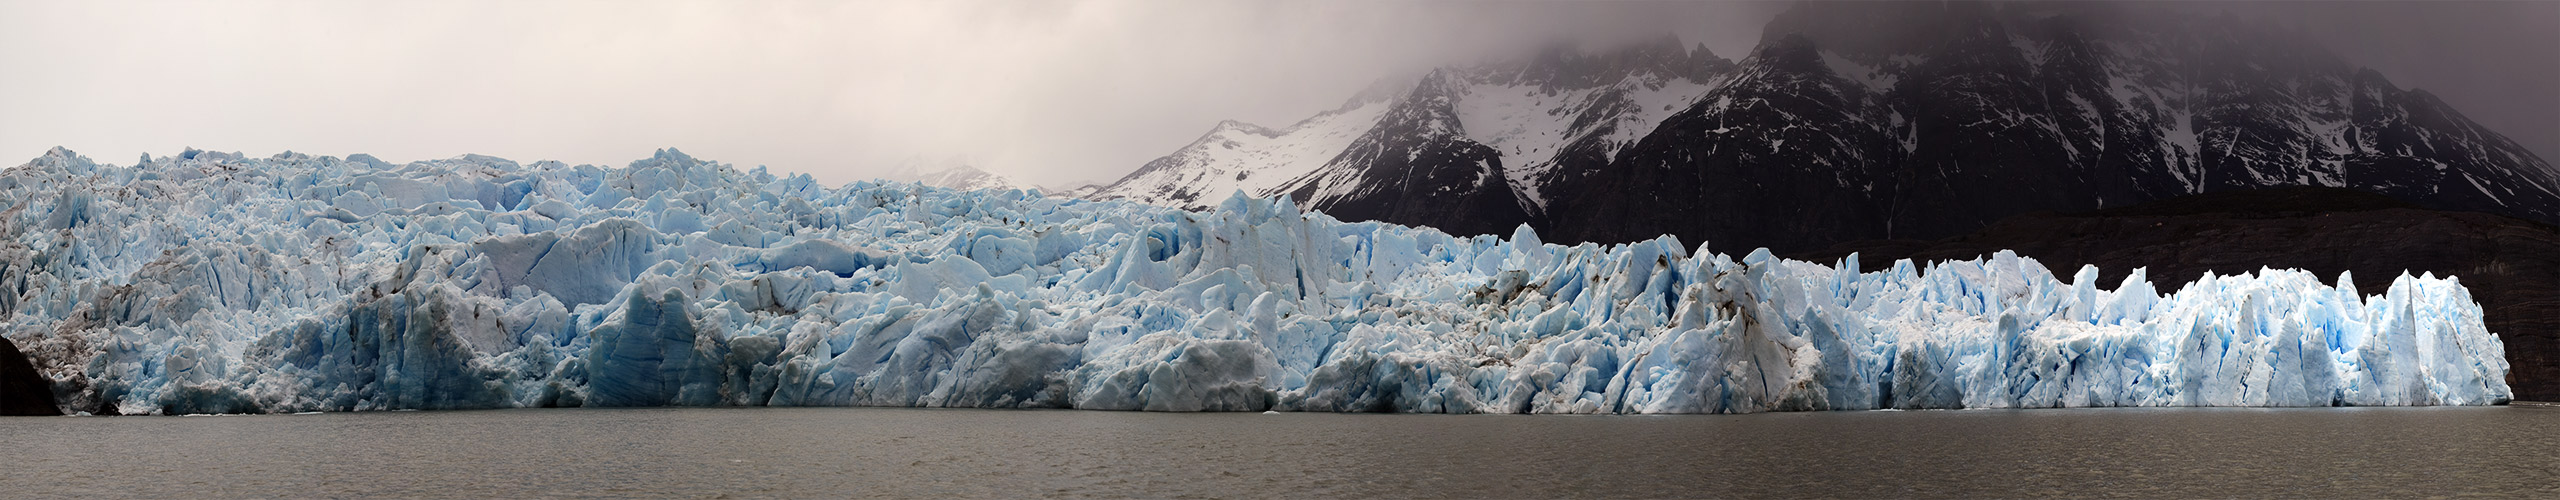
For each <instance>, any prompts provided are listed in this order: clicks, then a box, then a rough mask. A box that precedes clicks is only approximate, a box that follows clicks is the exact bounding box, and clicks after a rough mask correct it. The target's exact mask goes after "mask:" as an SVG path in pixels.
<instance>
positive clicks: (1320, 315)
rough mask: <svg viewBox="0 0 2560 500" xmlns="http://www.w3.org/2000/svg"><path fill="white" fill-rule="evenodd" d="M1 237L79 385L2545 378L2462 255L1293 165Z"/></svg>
mask: <svg viewBox="0 0 2560 500" xmlns="http://www.w3.org/2000/svg"><path fill="white" fill-rule="evenodd" d="M1695 216H1697V217H1714V216H1716V215H1715V214H1696V215H1695ZM0 237H5V241H0V292H4V293H0V335H6V336H7V338H8V339H10V340H12V341H14V342H16V343H17V344H18V345H20V346H22V347H23V348H24V349H25V350H26V351H27V352H28V354H29V356H30V357H31V359H32V360H33V361H34V363H35V365H36V367H37V368H38V369H39V371H41V372H42V373H43V374H44V376H46V377H47V378H49V379H50V380H51V381H52V382H53V387H54V392H55V395H56V398H57V400H58V401H59V402H60V403H61V404H62V405H63V409H64V410H66V411H73V412H92V413H120V414H189V413H258V412H301V411H353V410H392V409H457V408H507V407H561V406H669V405H680V406H714V405H775V406H853V405H859V406H927V407H1002V408H1014V407H1028V408H1082V409H1110V410H1156V411H1263V410H1281V411H1391V412H1447V413H1738V412H1759V411H1794V410H1862V409H1884V408H1903V409H1954V408H2031V407H2090V406H2331V405H2439V404H2441V405H2478V404H2495V403H2499V402H2503V401H2505V400H2506V399H2508V398H2509V397H2510V390H2509V388H2508V386H2507V383H2506V376H2507V371H2508V364H2507V361H2506V357H2505V352H2504V351H2505V348H2504V346H2503V345H2502V344H2501V343H2500V341H2499V340H2498V338H2497V337H2496V336H2494V335H2493V334H2492V333H2491V332H2489V331H2488V330H2487V329H2486V328H2485V327H2484V326H2483V324H2482V320H2481V308H2480V307H2479V305H2477V303H2475V302H2474V301H2473V299H2472V298H2471V294H2470V292H2469V291H2467V290H2466V289H2465V288H2464V287H2463V286H2462V284H2461V283H2460V282H2459V281H2458V280H2457V279H2455V278H2453V277H2437V276H2433V275H2427V276H2409V275H2405V274H2403V275H2401V276H2398V277H2396V278H2392V279H2390V280H2388V283H2387V285H2384V286H2382V287H2381V288H2379V289H2377V290H2376V291H2377V292H2378V293H2375V294H2371V295H2368V294H2365V293H2364V292H2363V291H2361V290H2359V288H2358V287H2357V283H2356V282H2355V280H2356V277H2354V276H2337V277H2334V278H2335V281H2334V283H2335V286H2331V285H2328V284H2325V283H2324V282H2323V280H2322V279H2321V277H2317V276H2313V275H2311V274H2309V273H2306V272H2301V271H2293V270H2281V269H2259V270H2232V271H2238V272H2239V273H2238V274H2230V275H2207V276H2205V277H2203V278H2201V279H2198V280H2195V281H2193V282H2191V283H2188V284H2186V285H2184V286H2183V287H2180V288H2178V289H2175V290H2160V289H2157V287H2155V286H2154V285H2153V284H2152V282H2151V281H2149V279H2148V277H2146V276H2145V274H2144V273H2143V272H2141V271H2139V270H2137V271H2134V272H2133V273H2132V275H2131V276H2130V277H2127V278H2126V279H2124V280H2123V281H2122V282H2119V283H2096V282H2095V281H2097V276H2098V275H2099V273H2098V271H2097V269H2096V268H2094V267H2087V266H2082V267H2079V268H2078V270H2077V272H2075V273H2073V275H2072V276H2067V277H2066V276H2059V275H2056V274H2054V273H2052V272H2051V271H2048V270H2047V269H2048V268H2047V267H2046V266H2045V264H2044V263H2039V262H2036V261H2034V260H2032V259H2027V258H2021V257H2018V256H2016V255H2014V254H2009V253H2001V254H1997V255H1993V256H1990V257H1986V258H1982V259H1977V260H1971V261H1949V262H1934V263H1915V262H1909V261H1903V262H1897V263H1895V264H1894V265H1893V266H1892V267H1891V268H1890V269H1889V270H1885V271H1881V272H1874V273H1865V274H1861V273H1858V272H1857V269H1858V266H1857V265H1856V263H1855V262H1854V259H1856V257H1855V256H1851V257H1850V259H1852V261H1849V262H1835V263H1817V262H1803V261H1793V260H1786V259H1780V258H1776V257H1773V256H1772V255H1771V254H1770V253H1769V252H1768V251H1767V250H1757V251H1736V250H1741V248H1743V247H1710V245H1709V243H1718V244H1721V243H1722V242H1682V241H1678V240H1677V239H1675V238H1671V237H1662V238H1657V239H1653V240H1647V241H1639V242H1635V243H1630V244H1620V245H1606V246H1603V245H1595V244H1581V245H1575V246H1563V245H1555V244H1548V243H1544V242H1542V241H1541V240H1540V239H1539V236H1538V235H1537V234H1536V232H1535V231H1533V230H1530V229H1529V228H1527V227H1525V226H1524V227H1521V228H1520V229H1518V230H1515V231H1514V232H1512V233H1511V234H1510V235H1509V236H1508V237H1501V236H1493V235H1486V236H1453V235H1449V234H1444V233H1442V232H1439V231H1437V230H1432V229H1427V228H1412V227H1404V226H1398V225H1391V224H1382V223H1376V222H1358V223H1351V222H1342V221H1339V220H1336V219H1334V218H1333V217H1331V216H1327V215H1325V214H1322V213H1320V212H1304V211H1301V210H1300V209H1299V208H1298V207H1297V206H1296V205H1295V203H1293V202H1292V200H1290V199H1288V198H1286V197H1274V198H1266V199H1254V198H1248V197H1245V196H1241V195H1238V196H1232V197H1229V198H1226V199H1225V201H1224V202H1223V203H1219V204H1216V205H1215V206H1212V207H1209V208H1208V209H1206V210H1203V211H1184V210H1178V209H1173V208H1164V207H1157V206H1150V205H1143V204H1137V203H1130V202H1119V201H1104V202H1096V201H1089V200H1080V199H1072V198H1066V197H1058V196H1046V195H1044V194H1043V193H1041V192H1039V191H1037V190H1015V189H991V190H976V191H957V190H949V189H942V188H935V187H927V186H922V185H918V184H913V183H882V182H855V183H851V184H849V185H845V186H841V187H829V186H824V185H820V184H819V183H818V182H816V181H815V180H813V179H812V178H810V177H809V176H807V175H787V176H777V175H772V174H770V173H768V172H766V171H765V169H763V168H761V167H759V168H756V169H753V170H741V169H737V168H734V167H731V166H729V165H725V164H720V163H716V162H708V161H703V160H698V159H695V158H692V157H690V156H687V155H685V154H683V153H680V152H677V151H675V150H672V149H668V150H661V151H658V152H657V153H656V154H655V155H653V156H652V157H650V158H647V159H642V160H639V161H635V162H632V163H631V164H630V165H629V166H627V167H624V168H606V167H596V166H589V165H577V166H571V165H566V164H562V163H559V162H537V163H531V164H518V163H516V162H512V161H508V160H504V159H499V158H493V157H486V156H463V157H458V158H452V159H444V160H430V161H419V162H412V163H407V164H391V163H387V162H383V161H381V160H378V159H375V158H373V157H370V156H366V155H353V156H349V157H345V158H339V157H327V156H311V155H305V154H297V153H289V152H288V153H284V154H278V155H274V156H272V157H267V158H252V157H246V156H243V155H239V154H233V153H222V152H208V151H197V150H188V151H187V152H185V153H184V154H180V155H176V156H166V157H153V156H147V155H146V156H144V157H143V158H142V159H141V160H139V161H138V162H137V163H136V164H134V165H132V166H115V165H107V164H100V163H97V162H94V161H92V160H90V159H87V158H84V157H81V156H79V155H77V154H74V153H72V152H70V151H68V150H64V149H59V148H57V149H55V150H53V151H50V152H48V153H47V154H46V155H44V156H42V157H40V158H37V159H35V160H33V161H31V162H28V163H26V164H24V165H21V166H18V167H14V168H10V169H7V170H6V171H5V172H0ZM1740 243H1748V242H1740ZM1715 250H1726V251H1735V252H1734V253H1738V254H1741V256H1740V257H1735V256H1732V255H1729V254H1726V253H1716V252H1715ZM2063 264H2066V265H2067V264H2068V263H2063Z"/></svg>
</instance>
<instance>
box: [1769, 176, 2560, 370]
mask: <svg viewBox="0 0 2560 500" xmlns="http://www.w3.org/2000/svg"><path fill="white" fill-rule="evenodd" d="M2000 250H2013V251H2016V252H2017V253H2018V254H2019V255H2023V256H2027V257H2033V258H2035V259H2036V260H2038V261H2040V262H2043V263H2045V265H2047V266H2051V267H2054V268H2055V269H2053V270H2054V271H2056V272H2057V273H2066V274H2067V273H2069V272H2071V270H2072V269H2075V268H2077V267H2078V266H2079V265H2080V264H2084V263H2085V264H2090V265H2095V266H2098V270H2099V273H2100V274H2099V278H2098V279H2099V282H2100V283H2117V282H2121V281H2123V280H2124V276H2125V275H2126V274H2128V273H2131V272H2132V271H2133V269H2134V268H2146V271H2145V272H2146V273H2147V275H2148V276H2149V278H2150V280H2151V281H2152V282H2153V283H2154V284H2155V285H2158V286H2159V287H2160V288H2161V289H2162V290H2174V289H2176V288H2177V287H2180V286H2183V285H2185V284H2186V283H2188V282H2192V281H2195V280H2196V279H2197V278H2200V277H2202V276H2203V274H2204V273H2205V272H2208V271H2210V272H2214V273H2218V274H2236V273H2243V272H2255V271H2257V270H2259V269H2260V268H2269V267H2272V268H2277V269H2286V268H2293V269H2302V270H2306V271H2310V272H2312V273H2314V274H2317V275H2319V276H2321V277H2322V279H2323V280H2326V281H2328V284H2330V285H2332V286H2335V285H2338V283H2337V279H2338V278H2339V276H2341V275H2342V274H2348V273H2351V274H2348V275H2350V276H2352V278H2351V279H2350V282H2351V283H2352V284H2353V285H2354V286H2355V287H2357V289H2359V290H2362V291H2363V293H2368V294H2371V293H2380V292H2381V291H2382V288H2383V287H2386V286H2389V285H2390V283H2391V280H2392V279H2393V278H2396V277H2398V276H2400V274H2401V273H2408V274H2410V275H2423V274H2428V273H2433V274H2435V275H2437V276H2448V275H2450V276H2457V277H2460V278H2461V280H2462V285H2463V287H2465V288H2469V289H2470V290H2471V294H2472V298H2473V299H2474V300H2478V301H2480V305H2481V308H2482V313H2483V315H2484V318H2483V319H2484V321H2485V322H2486V323H2487V326H2488V328H2489V331H2490V332H2494V333H2497V334H2498V336H2499V337H2500V340H2501V341H2503V342H2505V343H2506V348H2507V361H2508V363H2509V364H2510V365H2512V371H2510V372H2509V374H2508V378H2509V380H2508V384H2509V385H2511V386H2513V387H2514V389H2515V391H2516V399H2519V400H2528V401H2555V400H2560V227H2554V226H2552V225H2550V224H2543V223H2539V222H2534V221H2528V220H2523V219H2518V218H2514V217H2507V216H2502V215H2495V214H2487V213H2480V212H2463V211H2446V210H2430V209H2425V208H2421V207H2419V206H2418V205H2415V204H2411V203H2409V202H2406V201H2401V200H2398V199H2395V198H2393V197H2389V196H2383V195H2380V194H2374V193H2369V192H2364V191H2356V190H2349V189H2340V188H2321V187H2290V188H2274V189H2264V190H2249V191H2221V192H2214V193H2207V194H2200V195H2190V196H2183V197H2178V198H2171V199H2167V200H2161V201H2155V202H2150V203H2143V204H2138V205H2131V206H2125V207H2117V208H2109V209H2103V210H2095V211H2089V212H2082V213H2072V214H2056V213H2051V212H2042V213H2034V214H2025V215H2018V216H2013V217H2009V218H2007V219H2003V220H2001V221H2000V222H1998V223H1994V224H1992V225H1990V226H1989V227H1985V228H1983V229H1981V230H1979V231H1975V232H1972V233H1969V234H1965V235H1961V236H1955V237H1951V238H1946V239H1941V240H1867V241H1857V242H1849V243H1843V244H1840V245H1836V246H1833V247H1831V248H1828V249H1823V250H1813V251H1806V252H1800V253H1795V254H1790V255H1787V256H1788V257H1790V258H1797V259H1804V260H1811V261H1815V262H1838V261H1839V260H1840V259H1841V258H1842V257H1846V256H1848V255H1849V254H1850V253H1853V252H1854V253H1857V254H1858V262H1859V263H1860V264H1861V265H1862V266H1864V267H1866V269H1864V270H1865V271H1877V270H1881V269H1883V268H1885V267H1888V266H1891V265H1892V263H1893V262H1894V261H1895V260H1897V259H1914V260H1919V261H1934V260H1962V259H1974V258H1979V257H1986V256H1989V255H1991V254H1992V253H1994V252H1998V251H2000Z"/></svg>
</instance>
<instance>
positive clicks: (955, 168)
mask: <svg viewBox="0 0 2560 500" xmlns="http://www.w3.org/2000/svg"><path fill="white" fill-rule="evenodd" d="M881 179H883V180H888V181H892V182H913V183H918V184H923V185H927V186H933V187H939V188H951V189H959V190H975V189H1032V188H1033V187H1035V186H1032V185H1031V184H1030V183H1025V182H1020V181H1016V180H1013V178H1010V177H1005V176H1003V175H997V174H995V173H992V172H987V171H985V170H979V169H978V168H977V167H974V166H970V165H969V164H968V163H964V162H960V161H956V160H945V161H938V162H937V161H925V160H921V159H910V160H907V161H905V162H901V163H899V164H898V167H897V168H896V169H894V170H891V171H890V173H889V174H888V175H884V176H881Z"/></svg>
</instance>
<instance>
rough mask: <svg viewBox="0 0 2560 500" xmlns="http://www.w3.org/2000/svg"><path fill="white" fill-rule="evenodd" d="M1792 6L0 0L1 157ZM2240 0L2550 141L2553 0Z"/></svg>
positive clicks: (819, 125)
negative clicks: (2264, 0)
mask: <svg viewBox="0 0 2560 500" xmlns="http://www.w3.org/2000/svg"><path fill="white" fill-rule="evenodd" d="M2191 5H2192V4H2191ZM2216 5H2219V4H2216ZM1782 8H1783V5H1779V4H1769V3H1731V2H1728V3H1703V4H1701V3H1589V2H1577V3H1572V4H1525V3H1484V2H1470V3H1453V2H1435V3H1387V4H1373V3H1369V2H1116V1H1090V2H987V3H979V2H921V3H880V2H866V3H857V4H835V3H815V2H808V3H802V2H793V3H756V4H730V3H709V2H679V3H633V2H595V3H549V2H543V3H512V2H486V3H483V2H437V3H424V2H420V3H405V2H404V3H379V2H365V3H353V2H349V3H338V2H273V3H267V2H219V3H216V2H203V3H196V2H186V3H174V2H173V3H107V2H79V3H71V2H47V3H22V2H17V1H16V0H0V68H6V70H5V71H6V73H5V74H0V164H16V163H19V162H21V161H23V159H25V158H32V157H35V156H37V155H39V154H41V153H43V151H44V150H45V149H46V148H49V147H52V146H56V145H61V146H67V147H70V148H72V149H74V150H77V151H79V152H81V153H83V154H86V155H88V156H90V157H92V158H95V159H98V160H100V161H105V162H111V163H116V164H130V163H131V162H133V159H134V158H135V157H136V156H137V155H139V154H141V153H145V152H148V153H152V154H171V153H175V152H178V151H180V150H181V149H183V148H186V147H197V148H205V149H217V150H224V151H240V152H243V153H247V154H250V155H253V156H266V155H271V154H274V153H276V152H279V151H283V150H288V149H290V150H294V151H300V152H305V153H312V154H328V155H346V154H352V153H371V154H374V155H375V156H379V157H382V158H383V159H386V160H391V161H408V160H417V159H427V158H441V157H450V156H455V155H460V154H464V153H480V154H489V155H496V156H502V157H507V158H511V159H515V160H518V161H528V162H529V161H533V160H542V159H553V160H561V161H566V162H571V163H595V164H602V165H615V166H618V165H622V164H625V163H628V162H629V161H631V160H633V159H638V158H642V157H646V156H647V155H648V154H649V152H650V151H651V150H652V149H655V148H659V147H670V146H672V147H677V148H680V149H683V150H685V151H686V152H687V153H691V154H693V155H695V156H697V157H703V158H708V159H713V160H719V161H725V162H730V163H734V164H737V165H739V166H741V167H752V166H755V165H770V166H772V167H773V168H774V169H775V170H777V171H791V172H808V173H811V174H814V175H816V176H817V177H818V178H819V179H820V180H822V181H825V182H828V183H840V182H845V181H849V180H852V179H856V178H862V177H868V176H872V175H877V174H880V173H884V172H886V171H888V170H889V169H890V168H892V167H893V166H895V165H896V164H897V163H899V162H901V161H903V160H906V159H909V158H924V159H953V158H957V159H964V160H965V161H968V162H970V163H973V164H977V165H980V166H982V167H983V168H986V169H988V170H991V171H995V172H998V173H1002V174H1006V175H1009V176H1013V177H1015V178H1018V179H1021V180H1026V181H1031V182H1037V183H1043V184H1050V185H1059V184H1065V183H1068V182H1073V181H1086V180H1110V179H1114V178H1117V177H1118V176H1120V175H1122V174H1125V173H1127V172H1128V171H1130V170H1132V169H1135V168H1137V167H1138V166H1139V165H1140V164H1143V163H1145V162H1146V161H1147V160H1150V159H1153V158H1155V157H1157V156H1161V155H1163V154H1165V153H1169V152H1171V151H1173V150H1174V149H1175V148H1179V147H1181V146H1182V145H1183V144H1186V143H1189V142H1190V141H1191V140H1193V139H1195V138H1197V137H1198V136H1199V134H1201V133H1204V132H1206V131H1207V130H1208V129H1209V128H1210V127H1211V126H1212V125H1214V124H1215V123H1217V122H1218V121H1219V120H1222V119H1230V118H1232V119H1239V120H1244V121H1249V122H1254V123H1260V124H1264V125H1273V126H1280V125H1287V124H1289V123H1291V122H1294V121H1296V120H1298V119H1300V118H1304V117H1306V116H1308V115H1310V114H1313V113H1315V112H1318V111H1321V110H1324V109H1330V108H1333V107H1335V106H1336V105H1339V104H1340V103H1341V102H1342V101H1343V100H1344V99H1347V98H1349V97H1350V96H1351V95H1352V94H1354V93H1356V92H1358V91H1359V90H1360V89H1361V88H1363V87H1365V86H1367V85H1369V84H1370V83H1371V82H1372V81H1374V80H1376V79H1378V78H1379V77H1381V76H1386V75H1389V74H1393V73H1395V72H1397V71H1399V70H1410V69H1413V68H1417V67H1427V66H1429V65H1434V64H1440V63H1448V62H1455V61H1463V60H1469V59H1473V58H1477V57H1482V56H1483V55H1485V54H1491V53H1500V52H1502V51H1506V50H1513V49H1516V48H1517V47H1518V46H1520V45H1522V44H1527V43H1534V42H1536V41H1538V40H1542V39H1545V38H1546V37H1549V36H1552V35H1554V34H1557V33H1561V32H1575V33H1585V34H1589V33H1604V34H1612V35H1621V36H1636V35H1643V34H1650V33H1660V32H1666V31H1668V32H1674V33H1677V34H1679V35H1681V36H1682V38H1683V39H1685V40H1689V41H1690V42H1692V43H1700V44H1704V45H1706V46H1708V47H1709V48H1710V49H1711V50H1714V51H1715V52H1716V53H1717V54H1719V55H1723V56H1725V57H1728V58H1736V59H1739V58H1740V57H1742V56H1743V55H1744V54H1746V53H1747V52H1748V50H1749V49H1750V47H1751V45H1752V44H1753V42H1755V41H1757V40H1758V39H1759V36H1760V33H1759V29H1760V26H1761V24H1763V23H1765V22H1766V21H1767V20H1768V19H1769V18H1770V17H1771V16H1773V15H1775V14H1776V12H1777V11H1778V10H1780V9H1782ZM2237 9H2238V10H2241V11H2244V12H2257V13H2261V14H2267V15H2280V16H2284V17H2289V18H2295V20H2294V21H2292V22H2295V23H2298V24H2299V26H2301V28H2302V29H2303V30H2304V31H2305V32H2307V33H2310V34H2312V35H2313V36H2315V37H2318V38H2320V39H2322V40H2323V41H2326V42H2329V43H2330V44H2332V45H2333V46H2334V47H2336V48H2338V49H2339V52H2340V53H2341V55H2344V56H2346V57H2348V58H2349V59H2351V60H2354V61H2355V62H2359V63H2362V64H2368V65H2372V66H2375V67H2376V68H2377V69H2380V70H2382V71H2383V72H2384V73H2385V74H2386V75H2387V76H2389V77H2390V78H2391V79H2392V80H2393V81H2394V82H2395V83H2398V84H2400V85H2401V86H2403V87H2412V86H2414V87H2421V88H2427V89H2429V90H2431V91H2434V92H2436V93H2437V94H2439V95H2442V96H2443V97H2444V98H2445V99H2446V100H2447V101H2448V102H2451V103H2453V104H2454V105H2455V106H2456V107H2458V108H2460V109H2462V110H2463V111H2464V112H2466V113H2467V114H2469V115H2470V116H2471V117H2472V118H2473V119H2474V120H2477V121H2480V122H2482V123H2484V124H2486V125H2488V126H2490V127H2492V128H2494V129H2498V130H2502V131H2506V132H2507V133H2508V134H2509V135H2510V136H2512V137H2515V138H2516V139H2517V140H2518V141H2519V142H2522V143H2525V144H2526V146H2527V147H2529V148H2533V149H2534V150H2536V151H2537V152H2539V153H2541V154H2542V155H2543V156H2544V157H2545V158H2560V154H2555V153H2560V90H2554V89H2560V2H2501V3H2460V4H2445V3H2424V4H2421V3H2408V2H2367V3H2352V4H2348V3H2299V2H2297V3H2273V4H2239V5H2238V7H2237Z"/></svg>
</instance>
